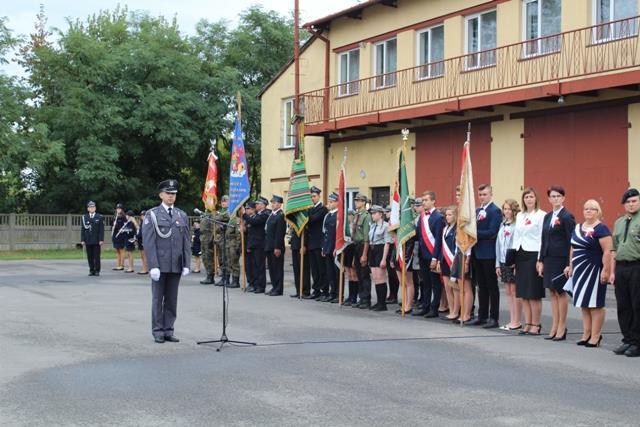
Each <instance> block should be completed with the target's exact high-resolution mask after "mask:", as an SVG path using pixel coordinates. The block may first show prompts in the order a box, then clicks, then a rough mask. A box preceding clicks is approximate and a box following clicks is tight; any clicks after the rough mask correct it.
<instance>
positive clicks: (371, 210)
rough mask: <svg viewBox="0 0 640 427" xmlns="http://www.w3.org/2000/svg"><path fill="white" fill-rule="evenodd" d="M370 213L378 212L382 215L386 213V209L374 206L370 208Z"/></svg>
mask: <svg viewBox="0 0 640 427" xmlns="http://www.w3.org/2000/svg"><path fill="white" fill-rule="evenodd" d="M369 212H370V213H376V212H380V213H384V208H383V207H382V206H379V205H373V206H371V207H370V208H369Z"/></svg>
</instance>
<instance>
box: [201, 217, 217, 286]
mask: <svg viewBox="0 0 640 427" xmlns="http://www.w3.org/2000/svg"><path fill="white" fill-rule="evenodd" d="M211 218H212V215H211V213H209V212H207V213H205V214H204V215H201V216H200V242H201V245H202V264H203V265H204V268H205V270H207V277H206V278H205V279H204V280H202V281H201V282H200V283H201V284H203V285H212V284H213V281H214V277H215V273H216V272H215V261H214V259H213V246H212V244H211V242H212V240H213V226H214V224H213V222H211Z"/></svg>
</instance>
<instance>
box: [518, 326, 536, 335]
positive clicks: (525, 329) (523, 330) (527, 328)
mask: <svg viewBox="0 0 640 427" xmlns="http://www.w3.org/2000/svg"><path fill="white" fill-rule="evenodd" d="M529 326H533V325H532V324H531V323H525V324H524V328H523V329H522V330H521V331H520V332H518V335H529V330H530V329H529Z"/></svg>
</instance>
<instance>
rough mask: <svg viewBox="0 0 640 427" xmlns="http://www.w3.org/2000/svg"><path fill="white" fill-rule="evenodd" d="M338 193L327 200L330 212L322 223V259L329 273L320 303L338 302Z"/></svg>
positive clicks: (332, 194)
mask: <svg viewBox="0 0 640 427" xmlns="http://www.w3.org/2000/svg"><path fill="white" fill-rule="evenodd" d="M338 199H339V196H338V193H331V194H329V197H328V198H327V204H328V205H329V211H328V212H327V214H326V215H325V217H324V220H323V221H322V258H323V260H324V268H325V271H326V273H327V281H326V283H327V285H326V286H327V290H326V291H325V293H326V296H325V297H324V298H322V299H320V301H322V302H331V303H334V304H335V303H337V302H338V284H339V283H338V279H339V276H340V270H339V269H338V266H337V265H336V263H335V257H334V255H333V254H334V252H335V249H336V224H337V220H338Z"/></svg>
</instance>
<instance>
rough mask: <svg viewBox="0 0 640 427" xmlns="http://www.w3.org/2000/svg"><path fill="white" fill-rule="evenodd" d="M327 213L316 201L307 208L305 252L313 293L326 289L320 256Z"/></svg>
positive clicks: (323, 263)
mask: <svg viewBox="0 0 640 427" xmlns="http://www.w3.org/2000/svg"><path fill="white" fill-rule="evenodd" d="M326 214H327V208H326V207H325V206H324V205H323V204H322V202H318V203H317V204H316V205H315V206H314V207H312V208H311V209H309V223H308V224H307V230H308V234H307V241H306V246H307V254H308V255H309V264H310V265H311V277H312V278H313V293H314V294H315V295H318V294H320V293H325V289H327V284H326V275H325V271H326V270H325V262H324V259H323V258H322V222H323V221H324V217H325V215H326Z"/></svg>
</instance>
